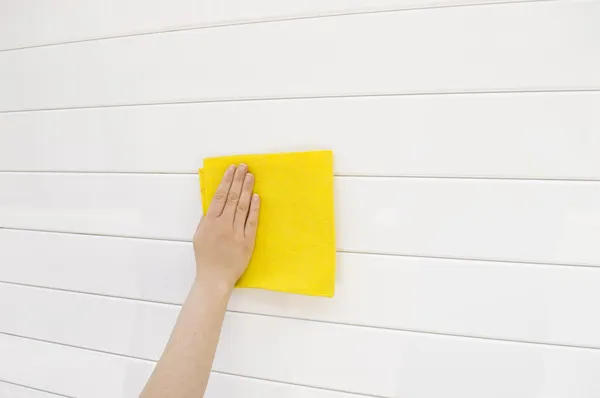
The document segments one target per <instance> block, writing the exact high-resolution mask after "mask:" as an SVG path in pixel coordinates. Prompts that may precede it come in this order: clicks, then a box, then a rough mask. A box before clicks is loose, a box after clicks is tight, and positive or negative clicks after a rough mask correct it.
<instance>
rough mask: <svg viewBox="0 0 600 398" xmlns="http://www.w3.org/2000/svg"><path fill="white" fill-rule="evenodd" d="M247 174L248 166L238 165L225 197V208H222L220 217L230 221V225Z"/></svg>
mask: <svg viewBox="0 0 600 398" xmlns="http://www.w3.org/2000/svg"><path fill="white" fill-rule="evenodd" d="M247 172H248V166H246V165H245V164H240V165H239V166H238V168H237V169H236V170H235V174H234V175H233V182H232V183H231V188H229V194H228V195H227V200H226V201H225V207H224V208H223V213H221V217H226V218H228V219H231V222H232V223H233V218H234V215H235V211H236V209H237V205H238V202H239V199H240V195H241V193H242V186H243V184H244V179H245V177H246V173H247Z"/></svg>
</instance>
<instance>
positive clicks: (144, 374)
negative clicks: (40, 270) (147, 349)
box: [0, 309, 154, 398]
mask: <svg viewBox="0 0 600 398" xmlns="http://www.w3.org/2000/svg"><path fill="white" fill-rule="evenodd" d="M41 312H42V311H39V309H37V310H36V313H41ZM32 315H33V314H32ZM57 326H60V325H57ZM153 367H154V363H152V362H148V361H141V360H135V359H130V358H124V357H119V356H114V355H108V354H103V353H99V352H92V351H87V350H80V349H77V348H72V347H65V346H58V345H55V344H48V343H42V342H38V341H32V340H28V339H22V338H18V337H12V336H7V335H4V334H1V333H0V379H2V380H7V381H11V382H14V383H18V384H22V385H28V386H31V387H35V388H39V389H43V390H47V391H52V392H54V393H59V394H64V395H67V396H71V397H86V398H106V397H114V398H131V397H137V396H138V395H139V393H140V391H141V390H142V388H143V387H144V384H145V383H146V380H147V379H148V377H149V376H150V373H151V372H152V369H153Z"/></svg>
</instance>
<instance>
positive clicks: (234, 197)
mask: <svg viewBox="0 0 600 398" xmlns="http://www.w3.org/2000/svg"><path fill="white" fill-rule="evenodd" d="M239 198H240V195H239V194H238V193H237V192H229V195H227V200H228V201H230V202H236V201H237V200H238V199H239Z"/></svg>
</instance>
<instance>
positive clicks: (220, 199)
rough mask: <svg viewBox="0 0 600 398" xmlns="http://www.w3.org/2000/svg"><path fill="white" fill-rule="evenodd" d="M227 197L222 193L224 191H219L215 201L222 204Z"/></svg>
mask: <svg viewBox="0 0 600 398" xmlns="http://www.w3.org/2000/svg"><path fill="white" fill-rule="evenodd" d="M225 197H226V195H225V192H222V191H217V192H216V193H215V200H216V201H217V202H222V201H224V200H225Z"/></svg>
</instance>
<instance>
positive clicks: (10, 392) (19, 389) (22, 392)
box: [0, 381, 63, 398]
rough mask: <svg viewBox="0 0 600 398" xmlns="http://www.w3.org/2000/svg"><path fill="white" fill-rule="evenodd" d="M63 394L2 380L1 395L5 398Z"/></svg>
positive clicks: (40, 397)
mask: <svg viewBox="0 0 600 398" xmlns="http://www.w3.org/2000/svg"><path fill="white" fill-rule="evenodd" d="M61 396H63V395H56V394H51V393H49V392H43V391H39V390H34V389H31V388H28V387H23V386H18V385H15V384H10V383H4V382H2V381H0V397H3V398H57V397H61Z"/></svg>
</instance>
